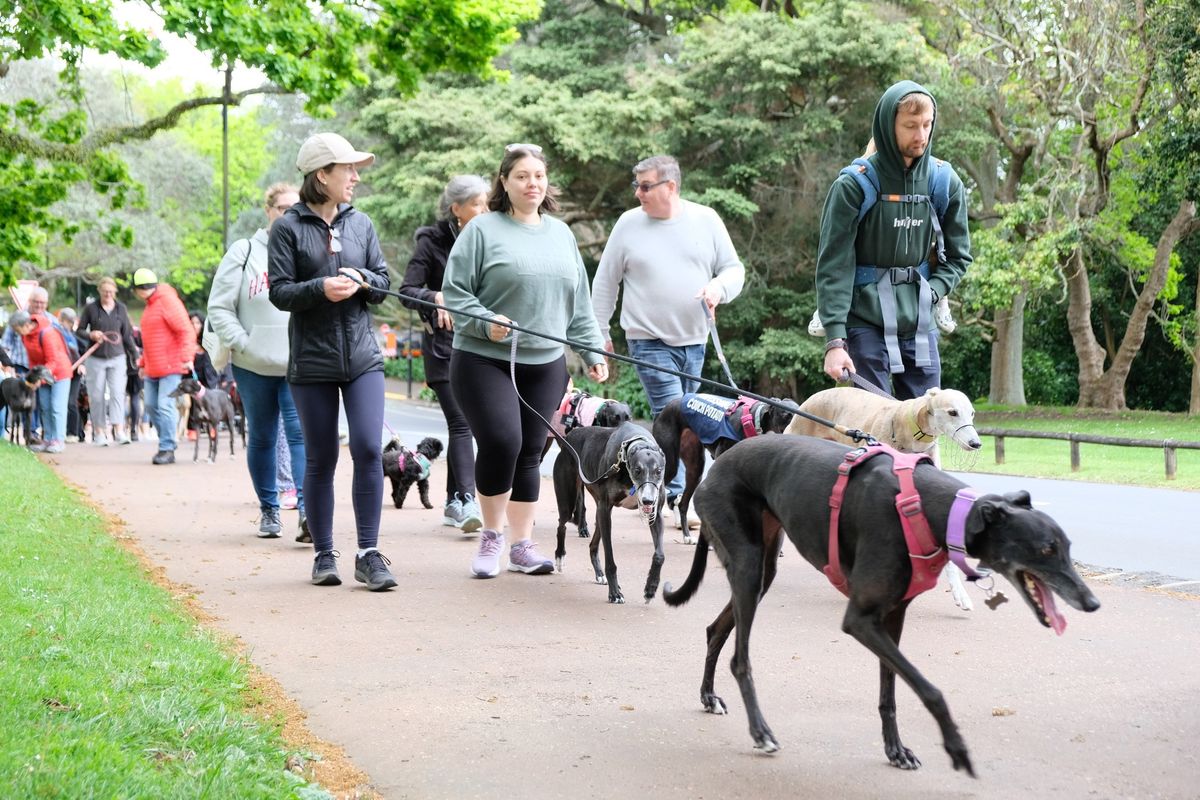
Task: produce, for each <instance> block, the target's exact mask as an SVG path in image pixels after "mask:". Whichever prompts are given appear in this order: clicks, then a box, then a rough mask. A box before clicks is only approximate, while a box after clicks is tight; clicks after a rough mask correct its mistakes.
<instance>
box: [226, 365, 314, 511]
mask: <svg viewBox="0 0 1200 800" xmlns="http://www.w3.org/2000/svg"><path fill="white" fill-rule="evenodd" d="M233 379H234V380H235V381H237V388H238V394H239V395H241V398H242V406H243V407H244V408H245V410H246V428H247V429H248V430H247V442H246V466H247V467H249V469H250V483H252V484H253V485H254V493H255V494H257V495H258V507H259V508H264V509H265V508H279V485H278V483H277V481H276V479H275V467H276V458H275V445H276V441H277V440H278V437H279V420H280V417H282V418H283V430H284V433H285V435H286V436H287V443H288V450H289V452H290V453H291V456H292V479H293V480H294V481H295V482H296V503H297V505H298V506H299V508H300V509H301V510H303V509H304V489H303V488H302V487H303V484H304V436H303V434H301V432H300V417H299V415H298V414H297V413H296V404H295V402H293V400H292V390H291V388H290V387H289V386H288V382H287V378H285V377H283V376H282V375H280V376H278V377H273V376H270V375H259V374H258V373H257V372H251V371H250V370H248V369H242V368H241V367H239V366H236V365H235V366H234V367H233Z"/></svg>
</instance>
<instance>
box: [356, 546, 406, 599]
mask: <svg viewBox="0 0 1200 800" xmlns="http://www.w3.org/2000/svg"><path fill="white" fill-rule="evenodd" d="M391 563H392V562H391V561H388V558H387V556H385V555H384V554H383V553H381V552H379V551H378V550H372V551H370V552H369V553H367V554H366V555H365V556H355V557H354V580H356V581H358V582H359V583H365V584H366V585H367V588H368V589H370V590H371V591H372V592H382V591H383V590H384V589H391V588H392V587H393V586H395V585H396V579H395V578H394V577H392V573H391V572H390V571H389V570H388V568H387V565H388V564H391Z"/></svg>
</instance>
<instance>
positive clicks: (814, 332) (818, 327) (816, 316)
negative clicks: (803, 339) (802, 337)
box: [808, 311, 825, 338]
mask: <svg viewBox="0 0 1200 800" xmlns="http://www.w3.org/2000/svg"><path fill="white" fill-rule="evenodd" d="M808 335H809V336H820V337H821V338H825V326H824V325H822V324H821V312H820V311H814V312H813V315H812V319H810V320H809V321H808Z"/></svg>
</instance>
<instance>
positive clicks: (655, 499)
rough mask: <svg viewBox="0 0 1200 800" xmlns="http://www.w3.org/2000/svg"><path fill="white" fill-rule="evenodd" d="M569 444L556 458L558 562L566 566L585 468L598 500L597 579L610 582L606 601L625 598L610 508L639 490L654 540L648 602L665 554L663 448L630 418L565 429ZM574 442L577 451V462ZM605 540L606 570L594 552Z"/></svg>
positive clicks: (594, 541) (594, 564)
mask: <svg viewBox="0 0 1200 800" xmlns="http://www.w3.org/2000/svg"><path fill="white" fill-rule="evenodd" d="M567 444H568V445H570V448H566V447H564V448H563V450H562V452H560V453H559V454H558V458H557V459H555V461H554V495H555V498H556V499H557V500H558V546H557V547H556V548H555V550H554V562H555V566H556V567H557V569H558V571H559V572H562V562H563V556H565V555H566V552H567V549H566V530H567V522H568V521H571V520H574V519H575V514H576V510H577V509H576V506H577V504H579V503H581V502H582V495H583V492H582V486H583V485H584V484H583V480H582V479H581V478H580V476H579V472H580V470H582V471H583V475H584V477H586V478H587V479H588V480H590V481H595V483H590V484H587V490H588V492H590V493H591V495H592V499H593V500H594V501H595V503H596V535H595V536H594V537H593V538H592V541H591V544H590V552H591V558H592V569H593V570H594V571H595V573H596V583H600V584H604V583H607V584H608V602H610V603H624V602H625V596H624V595H623V594H621V587H620V585H619V584H618V583H617V562H616V560H615V559H614V558H613V550H612V510H613V506H617V505H620V504H621V501H622V500H624V499H625V498H626V497H629V496H636V498H637V503H638V508H639V509H640V510H641V513H642V518H643V519H645V520H646V522H647V523H648V524H649V526H650V537H651V539H652V540H653V542H654V555H653V556H651V559H650V572H649V574H648V575H647V576H646V589H645V598H646V602H647V603H648V602H650V601H651V600H652V599H654V595H655V593H656V592H657V591H658V581H659V575H660V573H661V572H662V564H663V560H664V558H665V556H664V555H663V547H662V539H663V532H662V514H661V513H660V512H661V510H662V501H663V494H662V481H663V471H664V469H665V460H664V458H663V453H662V450H661V449H659V446H658V445H657V444H655V442H654V439H653V438H652V437H651V436H650V433H649V432H648V431H647V430H646V429H645V428H643V427H641V426H640V425H637V424H636V423H633V422H626V423H624V424H622V425H621V426H620V427H617V428H596V427H592V428H576V429H575V430H573V431H571V432H570V433H569V434H567ZM571 448H573V449H574V450H575V451H576V452H578V453H579V463H578V466H577V465H576V462H575V455H574V453H572V452H571ZM601 542H603V544H604V569H603V571H601V569H600V559H599V557H598V555H597V552H596V551H597V549H598V548H599V546H600V544H601Z"/></svg>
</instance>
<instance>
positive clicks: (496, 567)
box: [471, 530, 504, 578]
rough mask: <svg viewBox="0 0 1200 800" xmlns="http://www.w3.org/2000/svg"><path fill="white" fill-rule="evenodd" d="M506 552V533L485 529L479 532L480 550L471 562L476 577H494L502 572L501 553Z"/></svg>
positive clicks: (472, 572)
mask: <svg viewBox="0 0 1200 800" xmlns="http://www.w3.org/2000/svg"><path fill="white" fill-rule="evenodd" d="M503 552H504V534H503V533H500V532H499V531H489V530H484V531H482V532H481V533H480V534H479V552H478V553H476V554H475V560H474V561H472V562H471V574H473V575H474V576H475V577H476V578H494V577H496V576H497V575H499V574H500V554H501V553H503Z"/></svg>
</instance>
